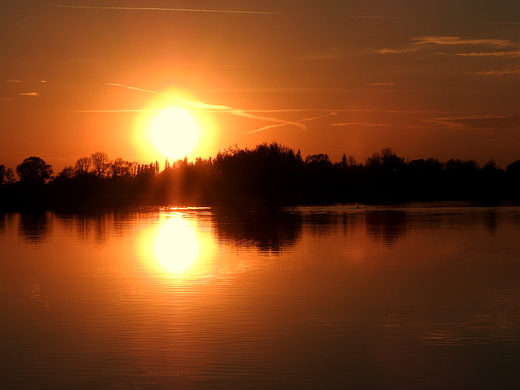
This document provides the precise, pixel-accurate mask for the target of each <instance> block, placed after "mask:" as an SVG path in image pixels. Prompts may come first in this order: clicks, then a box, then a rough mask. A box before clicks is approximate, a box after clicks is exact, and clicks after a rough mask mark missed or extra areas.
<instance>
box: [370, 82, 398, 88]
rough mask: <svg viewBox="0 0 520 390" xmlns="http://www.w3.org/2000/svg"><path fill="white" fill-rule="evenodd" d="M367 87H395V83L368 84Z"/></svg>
mask: <svg viewBox="0 0 520 390" xmlns="http://www.w3.org/2000/svg"><path fill="white" fill-rule="evenodd" d="M368 85H370V86H373V87H374V86H381V85H383V86H391V85H395V83H389V82H383V83H370V84H368Z"/></svg>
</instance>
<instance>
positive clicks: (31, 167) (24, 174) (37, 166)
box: [16, 156, 53, 184]
mask: <svg viewBox="0 0 520 390" xmlns="http://www.w3.org/2000/svg"><path fill="white" fill-rule="evenodd" d="M16 173H17V174H18V176H19V177H20V181H22V182H31V183H41V184H44V183H46V182H47V181H48V180H50V179H51V178H52V173H53V171H52V167H51V166H50V165H49V164H47V163H46V162H45V161H44V160H43V159H41V158H40V157H34V156H32V157H27V158H26V159H24V160H23V161H22V163H21V164H19V165H18V166H17V167H16Z"/></svg>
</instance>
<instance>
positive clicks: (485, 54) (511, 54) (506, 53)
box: [457, 50, 520, 58]
mask: <svg viewBox="0 0 520 390" xmlns="http://www.w3.org/2000/svg"><path fill="white" fill-rule="evenodd" d="M457 55H458V56H461V57H512V58H517V57H520V50H515V51H494V52H478V53H457Z"/></svg>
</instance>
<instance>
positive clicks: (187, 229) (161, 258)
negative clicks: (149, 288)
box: [137, 213, 216, 278]
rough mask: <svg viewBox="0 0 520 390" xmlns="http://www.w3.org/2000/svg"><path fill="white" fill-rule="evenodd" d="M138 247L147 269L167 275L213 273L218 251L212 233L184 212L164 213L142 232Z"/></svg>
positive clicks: (190, 275) (191, 275)
mask: <svg viewBox="0 0 520 390" xmlns="http://www.w3.org/2000/svg"><path fill="white" fill-rule="evenodd" d="M137 245H138V250H139V252H140V254H141V258H142V259H143V262H144V265H145V267H146V269H147V270H148V271H149V272H150V273H153V274H159V275H161V276H164V277H168V278H172V277H173V278H191V277H200V276H207V275H210V274H211V273H212V271H213V270H212V269H211V268H212V267H211V264H210V262H211V261H212V260H213V257H214V254H215V253H216V244H215V243H214V242H213V240H212V238H211V235H210V234H209V232H208V233H204V232H203V231H201V230H200V229H199V228H198V227H197V226H196V223H195V222H194V221H193V220H191V219H188V218H185V217H183V216H182V214H180V213H179V214H177V213H175V214H166V215H161V217H160V219H159V221H158V223H157V224H156V225H155V224H154V225H153V226H152V227H150V228H148V229H146V230H145V231H143V233H142V235H141V237H140V239H139V240H138V244H137Z"/></svg>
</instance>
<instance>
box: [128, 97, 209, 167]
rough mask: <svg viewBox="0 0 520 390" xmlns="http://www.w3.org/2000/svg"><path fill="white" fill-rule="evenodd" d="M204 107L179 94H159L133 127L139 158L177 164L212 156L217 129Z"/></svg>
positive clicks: (142, 112) (145, 108)
mask: <svg viewBox="0 0 520 390" xmlns="http://www.w3.org/2000/svg"><path fill="white" fill-rule="evenodd" d="M203 106H204V104H203V103H200V102H198V101H197V100H195V99H193V98H191V97H190V96H187V95H186V94H185V93H182V92H180V91H168V92H165V93H160V94H159V96H158V97H156V98H155V99H153V100H151V101H150V102H148V104H147V105H146V106H145V107H143V109H142V110H139V111H140V112H139V115H138V116H137V117H136V119H135V121H134V125H133V126H134V131H133V142H134V145H135V148H136V151H138V155H139V158H140V159H143V160H145V161H146V159H151V160H156V161H157V160H159V161H161V159H168V160H169V161H170V162H175V161H177V160H179V159H184V158H185V157H187V158H188V160H194V159H195V158H197V157H202V158H207V157H208V156H210V155H212V154H213V153H214V150H215V149H216V146H215V142H216V137H217V134H218V129H217V128H218V126H217V124H216V121H215V120H214V118H213V115H212V113H211V112H210V111H209V110H207V109H204V107H203ZM201 107H202V108H201ZM163 161H164V160H163Z"/></svg>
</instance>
